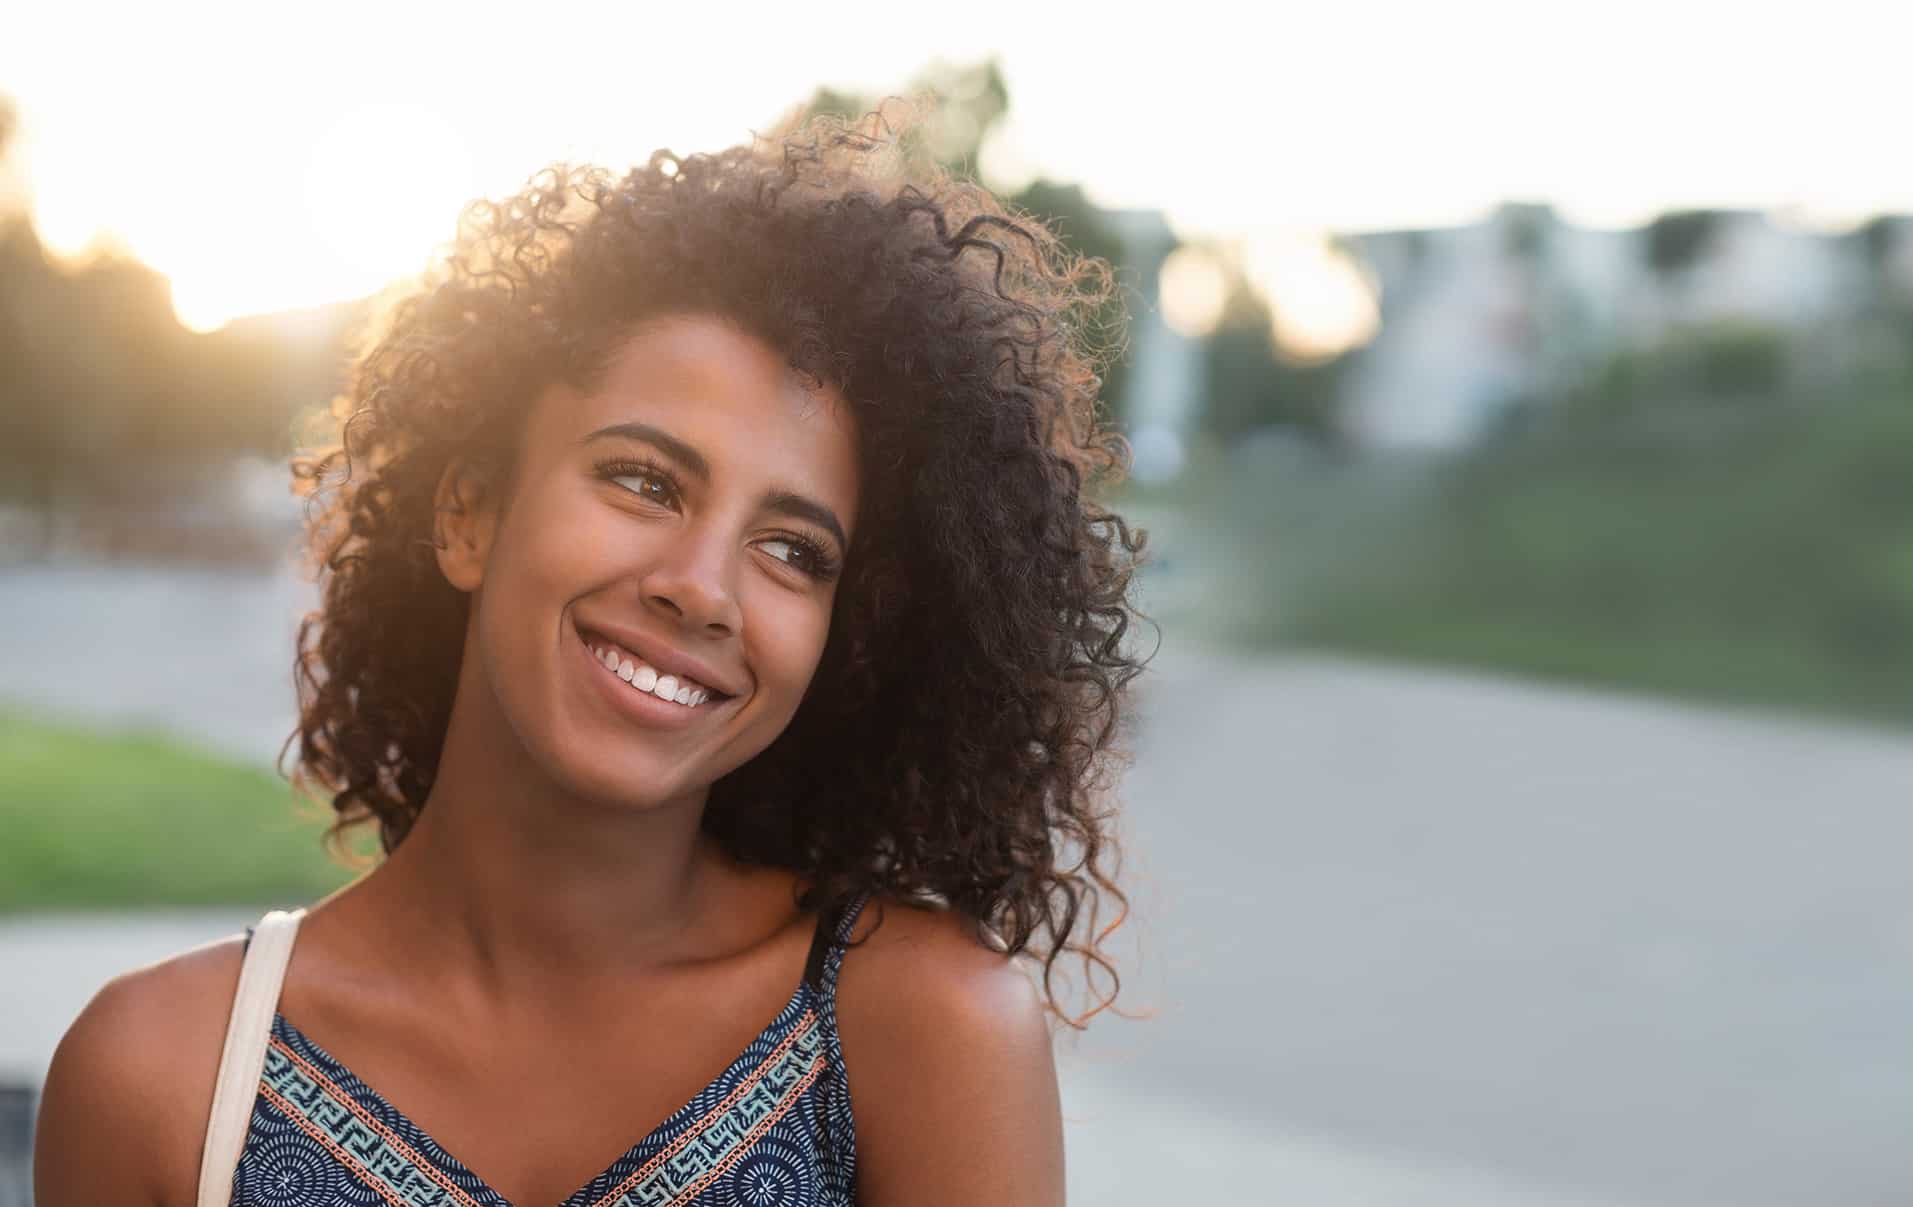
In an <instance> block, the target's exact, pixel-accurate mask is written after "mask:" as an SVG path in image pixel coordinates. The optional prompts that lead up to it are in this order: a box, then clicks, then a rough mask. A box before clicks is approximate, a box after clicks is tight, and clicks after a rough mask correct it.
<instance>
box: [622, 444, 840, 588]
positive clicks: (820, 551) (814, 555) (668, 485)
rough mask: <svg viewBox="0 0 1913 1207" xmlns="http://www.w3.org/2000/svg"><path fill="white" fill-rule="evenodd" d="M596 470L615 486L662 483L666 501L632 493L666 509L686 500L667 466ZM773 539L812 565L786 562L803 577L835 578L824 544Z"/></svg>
mask: <svg viewBox="0 0 1913 1207" xmlns="http://www.w3.org/2000/svg"><path fill="white" fill-rule="evenodd" d="M594 470H595V472H596V474H597V476H598V477H599V478H602V479H603V480H604V481H606V482H612V483H614V484H616V482H617V479H619V478H649V479H651V480H653V481H654V482H658V483H660V484H661V485H663V486H664V488H665V493H666V496H667V497H666V498H659V497H657V496H655V495H648V494H643V493H641V492H639V491H635V490H632V491H631V493H632V494H634V495H637V496H638V497H639V498H641V499H647V500H649V501H650V502H653V503H659V504H661V505H663V506H665V507H672V506H675V505H676V504H677V501H678V500H679V499H681V498H683V496H684V492H683V489H682V488H681V487H680V486H679V485H678V479H677V475H676V474H674V473H672V472H671V471H670V470H669V469H667V468H665V467H664V466H662V465H659V464H658V463H657V462H656V461H652V460H650V459H648V458H637V459H632V458H627V457H618V458H613V459H610V460H606V461H600V462H598V464H597V465H596V466H595V467H594ZM621 489H624V490H631V488H630V487H628V486H621ZM772 539H774V540H777V541H782V542H783V543H784V544H786V545H789V546H791V547H792V548H793V549H796V550H798V551H799V552H800V553H801V554H802V555H803V556H804V557H805V558H807V559H809V562H810V564H809V565H808V566H806V565H801V564H799V563H798V562H796V561H786V562H785V564H786V565H788V566H790V567H791V568H792V569H793V570H796V571H798V572H799V573H802V574H808V575H810V576H811V577H812V578H815V579H819V580H825V579H830V578H834V577H835V576H836V574H837V570H838V566H837V559H836V557H835V555H833V554H832V553H831V552H830V550H829V549H827V548H825V547H824V545H823V544H822V543H821V542H819V541H815V540H812V539H811V538H810V537H807V536H802V535H800V534H798V533H795V532H782V533H779V534H777V536H775V537H774V538H772ZM778 560H779V561H784V559H782V558H779V559H778Z"/></svg>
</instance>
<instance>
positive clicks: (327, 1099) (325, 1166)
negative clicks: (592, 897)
mask: <svg viewBox="0 0 1913 1207" xmlns="http://www.w3.org/2000/svg"><path fill="white" fill-rule="evenodd" d="M866 899H867V898H866V897H865V896H858V897H856V898H853V899H852V900H851V901H850V902H849V903H848V904H847V905H846V906H845V907H844V908H843V909H842V910H841V911H840V913H839V914H838V915H837V916H836V918H835V919H832V918H829V917H823V918H819V919H818V923H817V933H816V937H815V938H814V939H813V940H812V942H811V948H810V958H809V959H808V961H807V962H806V964H805V968H804V976H803V979H802V980H801V981H800V982H799V983H798V985H797V988H796V990H795V991H794V992H793V993H792V994H791V996H790V1000H789V1001H788V1002H787V1003H785V1005H784V1008H783V1009H782V1010H781V1011H779V1012H778V1014H777V1017H776V1018H775V1019H773V1020H771V1023H770V1025H769V1026H768V1027H765V1028H764V1030H763V1032H762V1033H760V1034H759V1035H758V1037H757V1038H756V1039H755V1040H753V1041H752V1042H751V1044H750V1045H749V1046H748V1047H747V1048H745V1049H744V1051H743V1052H742V1053H741V1054H740V1055H739V1056H738V1057H737V1059H736V1060H734V1061H732V1062H731V1064H730V1067H728V1068H726V1069H725V1070H724V1071H723V1072H722V1073H719V1074H718V1075H717V1078H716V1079H715V1080H713V1081H712V1082H711V1083H710V1084H709V1085H707V1086H705V1087H704V1089H703V1090H701V1091H699V1092H698V1094H697V1096H696V1097H694V1098H692V1099H691V1101H689V1102H687V1103H685V1104H684V1106H682V1107H681V1108H679V1109H678V1111H677V1112H676V1113H674V1114H673V1115H672V1116H671V1117H670V1118H668V1119H666V1120H665V1121H664V1122H663V1123H660V1124H659V1125H658V1126H657V1127H656V1128H655V1129H653V1130H652V1131H651V1133H650V1134H649V1135H647V1136H645V1137H644V1138H643V1139H641V1140H639V1141H638V1142H637V1143H636V1144H634V1145H632V1146H631V1148H630V1149H629V1150H628V1151H627V1152H626V1153H625V1154H624V1155H623V1156H621V1157H619V1158H618V1159H617V1160H616V1161H614V1162H612V1164H611V1167H610V1168H609V1169H606V1170H605V1171H604V1172H603V1173H600V1174H599V1175H598V1176H597V1177H595V1178H593V1179H591V1181H589V1182H587V1183H586V1184H585V1185H583V1186H581V1187H579V1188H578V1189H577V1190H576V1191H574V1192H573V1193H572V1195H571V1196H570V1197H569V1198H567V1199H565V1201H564V1202H563V1203H562V1204H559V1205H558V1207H666V1205H667V1204H668V1205H671V1207H687V1205H689V1204H698V1205H700V1207H704V1205H713V1207H714V1205H716V1204H724V1205H726V1207H729V1205H731V1204H736V1205H738V1207H826V1205H828V1207H845V1205H848V1204H850V1203H851V1202H852V1200H853V1192H852V1185H853V1182H854V1180H855V1174H856V1143H855V1135H854V1133H853V1131H852V1128H851V1118H850V1087H849V1085H848V1083H847V1081H846V1080H845V1077H844V1062H843V1052H842V1049H841V1048H840V1047H839V1046H838V1042H837V1016H836V998H837V993H836V989H837V970H838V968H839V966H840V965H841V964H842V962H843V956H844V944H845V943H846V942H847V940H848V938H849V935H850V928H851V926H852V925H853V924H854V923H855V922H856V920H857V915H858V914H859V913H860V912H861V910H862V908H863V905H864V902H865V900H866ZM246 941H247V943H248V944H250V943H251V941H252V928H251V927H248V928H247V930H246ZM232 1186H233V1194H232V1204H233V1207H335V1205H336V1207H512V1205H511V1204H510V1203H509V1202H508V1201H507V1200H506V1199H505V1197H504V1196H503V1195H501V1194H499V1193H498V1192H497V1191H496V1190H493V1189H492V1188H491V1187H490V1186H487V1185H486V1184H485V1182H484V1181H483V1180H482V1179H481V1178H479V1176H478V1175H477V1174H475V1173H473V1172H472V1171H471V1170H470V1169H468V1168H467V1167H466V1166H465V1165H463V1164H462V1163H460V1162H459V1160H458V1159H457V1158H456V1157H454V1156H452V1155H451V1154H450V1153H448V1152H446V1151H445V1150H444V1149H443V1148H441V1147H439V1145H438V1143H437V1142H436V1141H434V1140H433V1139H432V1137H431V1136H430V1135H428V1134H427V1133H426V1132H425V1130H424V1129H423V1128H421V1127H419V1126H418V1125H417V1124H415V1123H413V1122H412V1121H411V1120H410V1119H407V1118H406V1117H405V1115H404V1114H403V1113H401V1112H400V1111H399V1109H398V1108H397V1107H395V1106H393V1105H392V1104H391V1103H389V1102H387V1101H386V1100H385V1099H384V1098H382V1097H381V1096H380V1095H379V1093H378V1092H377V1091H376V1090H374V1089H373V1088H372V1087H371V1086H369V1085H367V1084H366V1083H364V1082H363V1081H360V1080H359V1079H358V1078H357V1077H355V1076H354V1075H353V1074H352V1071H351V1070H349V1069H347V1068H346V1067H345V1066H344V1065H342V1064H340V1063H339V1062H338V1061H337V1060H335V1059H334V1058H333V1057H332V1056H331V1055H329V1054H328V1053H327V1052H326V1051H325V1049H323V1048H321V1047H320V1046H319V1045H318V1044H316V1043H313V1042H312V1041H311V1040H310V1039H308V1038H306V1036H304V1035H302V1034H301V1033H300V1032H299V1029H298V1028H297V1027H295V1026H293V1025H292V1024H291V1023H290V1022H288V1021H287V1020H286V1018H285V1016H284V1015H282V1014H278V1013H277V1012H275V1013H274V1015H273V1019H272V1029H271V1033H270V1036H269V1038H268V1041H267V1046H266V1064H265V1071H264V1072H263V1073H262V1074H261V1076H260V1079H259V1093H258V1096H257V1097H256V1098H255V1099H254V1101H253V1107H252V1121H251V1124H250V1126H249V1128H248V1130H247V1133H246V1140H245V1147H244V1149H243V1150H242V1151H241V1153H240V1157H239V1164H238V1166H237V1168H235V1169H234V1171H233V1183H232ZM525 1207H545V1205H544V1204H526V1205H525Z"/></svg>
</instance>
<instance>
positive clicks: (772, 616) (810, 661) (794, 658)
mask: <svg viewBox="0 0 1913 1207" xmlns="http://www.w3.org/2000/svg"><path fill="white" fill-rule="evenodd" d="M777 594H778V595H781V596H782V597H783V598H781V599H768V600H766V601H764V603H763V605H761V606H760V607H759V608H758V609H756V615H755V616H754V617H753V619H756V620H757V621H758V623H757V624H756V625H754V626H753V627H754V629H755V632H756V640H755V641H754V642H753V643H752V645H753V646H754V648H753V649H752V650H751V651H750V657H751V661H752V662H753V664H755V665H756V666H757V667H759V668H760V674H761V675H762V677H763V678H764V679H765V680H766V681H767V683H768V682H769V681H771V680H773V679H774V681H775V684H776V686H777V687H778V688H779V689H780V690H781V691H788V692H790V693H792V694H793V695H802V693H803V690H804V688H805V687H806V686H808V685H809V683H810V677H811V675H812V674H813V673H814V672H815V671H816V669H817V663H818V661H819V660H820V659H821V658H822V657H823V653H824V642H825V640H826V638H828V637H829V635H830V611H831V601H830V596H829V595H828V594H825V593H823V592H819V593H817V594H816V595H814V596H809V597H800V596H795V595H792V594H790V593H789V592H785V591H777ZM791 707H792V708H795V703H794V702H793V703H792V705H791Z"/></svg>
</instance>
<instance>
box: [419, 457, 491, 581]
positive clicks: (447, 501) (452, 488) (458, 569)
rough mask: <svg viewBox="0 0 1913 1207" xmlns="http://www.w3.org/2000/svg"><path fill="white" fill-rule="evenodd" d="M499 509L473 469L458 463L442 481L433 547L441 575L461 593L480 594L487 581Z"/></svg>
mask: <svg viewBox="0 0 1913 1207" xmlns="http://www.w3.org/2000/svg"><path fill="white" fill-rule="evenodd" d="M495 517H496V508H494V507H493V506H492V499H491V492H489V491H488V490H486V489H485V488H484V486H483V484H482V483H481V482H480V480H479V478H478V476H477V475H476V474H475V473H474V472H473V471H472V468H471V467H470V466H469V465H467V464H464V463H462V462H457V461H454V462H453V463H452V464H450V465H448V466H446V467H445V473H444V475H443V476H442V477H440V478H439V483H438V491H437V493H436V495H435V496H434V498H433V505H432V544H433V546H434V548H436V549H437V551H438V568H439V572H440V573H441V574H443V575H444V576H445V581H446V582H448V583H450V584H452V586H454V587H457V588H458V589H459V590H461V591H467V592H470V591H476V590H478V588H479V585H480V584H481V583H483V582H484V581H485V561H486V558H487V556H488V555H489V554H490V552H491V542H492V531H493V521H494V519H495Z"/></svg>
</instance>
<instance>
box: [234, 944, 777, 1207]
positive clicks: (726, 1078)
mask: <svg viewBox="0 0 1913 1207" xmlns="http://www.w3.org/2000/svg"><path fill="white" fill-rule="evenodd" d="M810 997H811V987H810V982H809V978H808V977H805V978H803V979H800V980H799V981H798V983H797V988H796V989H794V990H793V991H792V992H791V995H790V998H789V1000H787V1001H786V1002H785V1003H784V1006H783V1008H782V1009H781V1010H779V1011H778V1012H777V1015H776V1017H774V1018H773V1019H771V1021H770V1022H769V1023H768V1024H766V1025H765V1026H764V1027H763V1028H762V1029H761V1030H759V1031H758V1033H757V1035H756V1037H755V1038H753V1039H752V1040H751V1041H750V1042H749V1043H747V1044H745V1045H744V1049H743V1051H741V1052H739V1053H738V1054H737V1055H736V1056H735V1057H734V1058H732V1060H731V1061H730V1063H729V1064H726V1065H725V1066H724V1068H723V1069H722V1070H720V1071H719V1072H718V1074H717V1075H716V1076H714V1077H712V1078H711V1079H710V1080H709V1081H707V1082H705V1083H704V1086H703V1087H702V1088H701V1089H699V1090H698V1091H697V1092H696V1093H695V1094H693V1095H691V1097H690V1099H689V1100H688V1101H686V1102H685V1103H684V1104H683V1105H682V1106H680V1107H678V1108H677V1109H676V1110H674V1111H672V1112H671V1113H670V1114H669V1115H667V1116H665V1118H664V1119H663V1120H662V1121H661V1122H659V1123H658V1124H657V1125H656V1126H654V1127H653V1128H651V1130H650V1131H647V1132H645V1133H644V1134H643V1135H642V1136H640V1137H639V1138H638V1139H637V1141H636V1142H635V1143H633V1144H631V1145H629V1146H628V1147H626V1148H625V1150H624V1151H623V1152H622V1153H620V1154H618V1156H617V1157H615V1158H613V1159H612V1162H611V1164H609V1165H607V1166H605V1167H604V1168H603V1169H602V1170H600V1171H599V1172H597V1173H596V1174H594V1175H592V1176H591V1177H590V1178H589V1179H587V1180H586V1182H585V1183H584V1185H582V1186H580V1187H578V1188H577V1189H576V1190H574V1191H572V1192H571V1193H570V1194H569V1195H567V1196H566V1197H565V1198H564V1199H562V1200H560V1201H559V1202H557V1203H556V1204H553V1205H552V1207H595V1205H596V1204H597V1203H598V1201H599V1200H600V1199H601V1198H603V1197H604V1196H605V1195H606V1194H607V1193H608V1192H609V1191H610V1190H611V1189H612V1188H613V1187H615V1186H616V1185H618V1183H619V1182H620V1181H622V1180H623V1178H625V1177H626V1176H627V1175H628V1174H629V1173H630V1171H632V1170H634V1169H636V1168H638V1167H639V1166H641V1165H642V1164H643V1163H644V1162H645V1161H646V1160H648V1159H649V1157H650V1156H651V1155H652V1154H654V1153H655V1152H656V1151H657V1150H658V1149H661V1148H663V1147H664V1146H665V1145H667V1144H669V1143H670V1142H671V1140H672V1139H673V1138H674V1137H676V1136H677V1135H678V1134H679V1133H680V1132H681V1131H682V1130H683V1129H684V1128H685V1127H687V1126H689V1125H690V1124H691V1123H692V1122H693V1121H694V1120H695V1119H696V1117H697V1116H698V1115H699V1114H701V1113H704V1112H707V1111H708V1110H710V1108H711V1107H712V1106H714V1105H715V1104H716V1103H717V1102H718V1101H719V1100H721V1099H722V1098H723V1097H724V1092H723V1091H724V1090H725V1089H726V1088H728V1087H729V1086H731V1085H733V1084H735V1083H736V1082H737V1081H738V1079H739V1078H740V1077H742V1076H745V1075H747V1074H748V1073H749V1072H750V1071H751V1069H752V1068H755V1067H757V1065H758V1064H760V1063H762V1062H763V1061H765V1060H766V1058H767V1057H768V1055H769V1054H770V1053H771V1052H773V1051H774V1050H775V1049H776V1047H777V1044H778V1041H780V1040H782V1039H783V1038H785V1033H786V1032H788V1031H790V1030H792V1029H793V1028H794V1027H796V1025H797V1024H798V1022H799V1021H800V1020H801V1019H802V1018H803V1016H804V1013H805V1011H806V1009H810V1008H812V1003H811V1002H810V1000H809V999H810ZM272 1032H273V1034H274V1035H275V1036H277V1037H279V1038H281V1039H282V1040H286V1041H287V1042H288V1044H289V1045H293V1041H296V1047H297V1048H302V1049H304V1050H305V1053H309V1054H310V1055H311V1056H316V1057H318V1059H319V1061H320V1062H321V1063H323V1065H324V1066H326V1067H325V1072H326V1073H327V1074H328V1075H329V1076H331V1077H333V1079H334V1080H335V1081H337V1082H338V1087H339V1089H341V1090H343V1091H344V1092H345V1093H346V1094H348V1095H350V1096H352V1097H354V1098H356V1099H358V1100H359V1101H360V1102H361V1103H364V1102H366V1101H367V1100H369V1101H370V1102H371V1104H373V1106H374V1108H375V1109H376V1111H377V1112H379V1113H382V1114H385V1115H388V1116H390V1118H391V1120H393V1121H396V1122H397V1123H399V1124H402V1125H403V1128H404V1130H406V1131H409V1132H410V1133H411V1135H410V1136H408V1137H405V1139H406V1142H407V1143H408V1144H410V1145H411V1147H413V1148H415V1149H417V1150H418V1152H419V1155H420V1156H421V1157H422V1158H424V1159H425V1160H426V1161H428V1162H431V1163H432V1164H433V1165H434V1166H435V1167H436V1169H437V1172H439V1173H442V1174H445V1175H447V1176H448V1177H449V1178H450V1179H451V1180H452V1181H454V1182H456V1183H458V1185H459V1188H460V1190H462V1191H463V1192H464V1193H466V1194H468V1195H470V1196H471V1198H472V1199H473V1200H474V1201H476V1202H478V1203H479V1204H480V1207H520V1205H518V1204H514V1203H513V1202H512V1201H511V1200H510V1199H508V1198H506V1197H505V1196H504V1194H503V1193H502V1192H500V1191H499V1190H498V1189H497V1188H495V1187H494V1186H492V1184H491V1183H490V1182H489V1181H487V1180H486V1179H485V1178H483V1177H481V1176H480V1175H479V1174H478V1172H477V1171H476V1170H474V1169H473V1168H472V1167H471V1166H469V1165H467V1164H466V1163H465V1162H464V1161H462V1160H460V1159H459V1158H458V1157H457V1156H455V1155H454V1154H453V1153H452V1152H451V1151H449V1150H448V1149H447V1148H446V1147H445V1146H444V1145H443V1144H441V1143H439V1141H438V1138H437V1137H436V1136H434V1135H432V1133H431V1132H429V1131H427V1130H426V1129H425V1128H424V1127H422V1126H420V1124H419V1123H418V1122H417V1120H415V1119H413V1118H412V1117H411V1116H410V1115H408V1114H406V1113H405V1112H404V1111H402V1110H400V1109H399V1108H398V1107H397V1106H395V1105H394V1104H393V1103H392V1101H391V1100H390V1099H389V1098H387V1097H386V1096H385V1095H384V1094H382V1093H380V1092H379V1091H378V1090H377V1089H376V1088H375V1087H373V1086H372V1085H371V1084H370V1083H369V1082H367V1081H365V1080H364V1079H363V1078H361V1077H360V1076H359V1075H358V1074H357V1073H354V1072H353V1071H352V1069H351V1068H350V1067H348V1066H347V1065H346V1064H345V1062H344V1061H342V1060H340V1059H339V1058H338V1057H336V1056H334V1055H332V1053H331V1052H329V1051H327V1050H326V1048H325V1047H324V1045H322V1044H320V1043H319V1042H318V1041H317V1040H314V1039H313V1038H312V1037H311V1036H309V1035H307V1034H306V1033H305V1032H304V1031H302V1030H300V1029H299V1027H298V1025H297V1024H295V1023H294V1022H293V1021H292V1020H291V1019H289V1018H287V1017H286V1016H285V1015H284V1014H281V1013H279V1012H278V1011H277V1010H275V1011H274V1012H273V1016H272ZM767 1041H769V1042H767ZM713 1091H717V1092H715V1093H714V1092H713Z"/></svg>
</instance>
